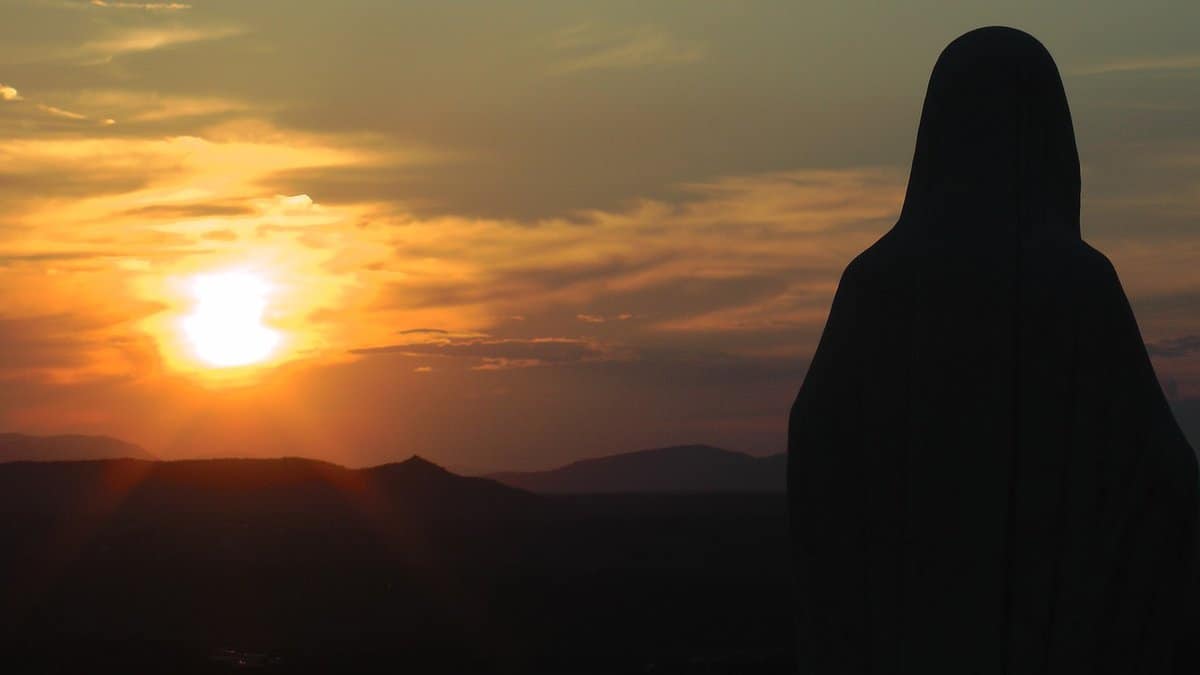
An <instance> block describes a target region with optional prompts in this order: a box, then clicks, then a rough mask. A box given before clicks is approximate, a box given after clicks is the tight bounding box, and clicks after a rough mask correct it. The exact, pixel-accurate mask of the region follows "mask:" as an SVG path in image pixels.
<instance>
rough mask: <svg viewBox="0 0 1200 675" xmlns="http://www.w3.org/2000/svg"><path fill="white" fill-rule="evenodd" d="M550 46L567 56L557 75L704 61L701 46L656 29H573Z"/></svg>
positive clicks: (579, 27) (564, 31)
mask: <svg viewBox="0 0 1200 675" xmlns="http://www.w3.org/2000/svg"><path fill="white" fill-rule="evenodd" d="M551 45H552V47H553V48H554V49H555V50H556V51H557V52H559V53H560V54H561V55H563V57H564V58H563V60H561V61H559V62H558V63H556V64H555V65H554V66H553V67H552V68H551V70H552V71H553V72H556V73H578V72H581V71H587V70H610V69H634V68H647V67H654V66H668V65H679V64H685V63H694V62H696V61H699V60H701V59H702V58H704V50H703V49H702V48H701V47H700V45H698V44H695V43H692V42H689V41H686V40H682V39H680V38H677V37H675V36H673V35H671V34H670V33H667V32H666V31H663V30H662V29H659V28H656V27H653V26H642V27H638V28H632V29H624V30H617V31H602V30H598V29H595V28H592V27H590V26H574V27H571V28H567V29H564V30H562V31H559V32H558V33H557V34H555V35H554V36H553V37H552V39H551Z"/></svg>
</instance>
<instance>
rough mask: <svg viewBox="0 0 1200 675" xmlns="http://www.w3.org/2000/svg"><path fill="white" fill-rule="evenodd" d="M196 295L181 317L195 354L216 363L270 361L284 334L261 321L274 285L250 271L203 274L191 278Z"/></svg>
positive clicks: (226, 365)
mask: <svg viewBox="0 0 1200 675" xmlns="http://www.w3.org/2000/svg"><path fill="white" fill-rule="evenodd" d="M188 286H189V290H190V291H191V294H192V296H193V297H194V299H195V303H196V304H195V306H194V308H193V309H192V312H191V314H188V315H186V316H184V317H183V319H182V320H181V327H182V328H183V334H184V336H185V337H186V339H187V341H188V343H189V344H190V345H191V348H192V351H193V352H194V353H195V355H196V358H198V359H200V360H201V361H203V362H204V363H206V364H207V365H209V366H211V367H214V368H233V367H237V366H248V365H252V364H255V363H260V362H262V361H265V360H267V359H268V358H270V357H271V355H272V354H273V353H274V351H275V348H276V347H277V346H278V345H279V342H280V339H281V337H282V336H281V335H280V333H279V331H276V330H273V329H271V328H270V327H268V326H266V325H265V324H264V323H263V315H264V314H265V312H266V310H267V300H268V298H269V296H270V293H271V285H270V284H269V283H267V281H266V280H264V279H263V278H262V277H260V276H259V275H257V274H254V273H252V272H244V271H227V272H216V273H211V274H200V275H196V276H195V277H192V278H191V279H190V281H189V284H188Z"/></svg>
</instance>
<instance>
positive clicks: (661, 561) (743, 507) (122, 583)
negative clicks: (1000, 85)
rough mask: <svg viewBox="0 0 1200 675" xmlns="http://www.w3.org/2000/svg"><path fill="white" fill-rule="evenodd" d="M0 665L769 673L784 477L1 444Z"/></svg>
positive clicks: (782, 591)
mask: <svg viewBox="0 0 1200 675" xmlns="http://www.w3.org/2000/svg"><path fill="white" fill-rule="evenodd" d="M0 516H2V517H0V636H3V637H2V638H0V639H3V640H4V642H5V644H4V645H3V646H4V651H3V652H2V654H3V656H2V657H0V658H2V659H3V660H4V664H5V665H11V666H19V668H14V669H10V668H8V667H5V668H4V670H5V672H64V673H67V672H122V673H144V672H171V673H187V672H197V673H201V672H232V671H234V670H237V671H246V672H256V671H257V672H314V673H316V672H322V673H327V672H408V673H488V672H512V673H747V674H752V673H776V672H779V673H782V672H788V670H789V668H788V666H789V663H790V657H791V653H790V649H789V647H788V645H789V639H790V625H789V619H788V615H787V605H788V601H789V586H788V581H787V575H786V570H787V549H786V522H785V507H784V498H783V496H782V495H774V494H723V495H702V494H693V495H624V496H617V495H610V496H590V497H566V496H558V497H545V496H537V495H533V494H530V493H527V492H524V491H521V490H518V489H515V488H510V487H506V486H503V485H500V484H498V483H494V482H492V481H488V480H485V479H476V478H464V477H461V476H455V475H454V474H450V473H448V472H445V471H443V470H441V469H440V468H438V467H436V466H434V465H432V464H429V463H428V462H424V461H422V460H419V459H415V458H414V459H413V460H409V461H408V462H404V463H400V464H394V465H387V466H384V467H377V468H374V469H365V470H360V471H354V470H348V469H344V468H342V467H337V466H334V465H330V464H325V463H321V462H314V461H309V460H299V459H282V460H214V461H199V462H169V463H157V462H144V461H135V460H111V461H96V462H71V463H38V464H33V463H16V464H6V465H0Z"/></svg>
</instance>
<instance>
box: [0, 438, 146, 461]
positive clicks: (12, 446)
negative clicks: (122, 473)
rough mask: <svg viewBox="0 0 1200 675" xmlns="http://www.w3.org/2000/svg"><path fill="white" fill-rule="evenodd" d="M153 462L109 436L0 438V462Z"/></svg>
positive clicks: (141, 450) (143, 452)
mask: <svg viewBox="0 0 1200 675" xmlns="http://www.w3.org/2000/svg"><path fill="white" fill-rule="evenodd" d="M119 458H129V459H157V458H156V457H155V456H154V455H152V454H150V453H149V452H147V451H146V449H145V448H142V447H141V446H139V445H134V444H133V443H127V442H125V441H122V440H120V439H116V438H112V437H109V436H81V435H78V434H66V435H61V436H30V435H27V434H13V433H8V434H0V462H64V461H78V460H86V459H119Z"/></svg>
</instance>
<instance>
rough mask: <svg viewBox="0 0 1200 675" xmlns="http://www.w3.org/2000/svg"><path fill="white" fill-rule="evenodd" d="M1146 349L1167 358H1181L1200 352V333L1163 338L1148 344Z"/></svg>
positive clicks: (1152, 354)
mask: <svg viewBox="0 0 1200 675" xmlns="http://www.w3.org/2000/svg"><path fill="white" fill-rule="evenodd" d="M1146 350H1147V351H1149V352H1150V355H1151V356H1159V357H1162V358H1165V359H1172V358H1180V357H1183V356H1188V355H1191V354H1197V353H1200V335H1185V336H1183V337H1178V338H1171V339H1169V340H1161V341H1159V342H1151V343H1147V344H1146Z"/></svg>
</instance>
